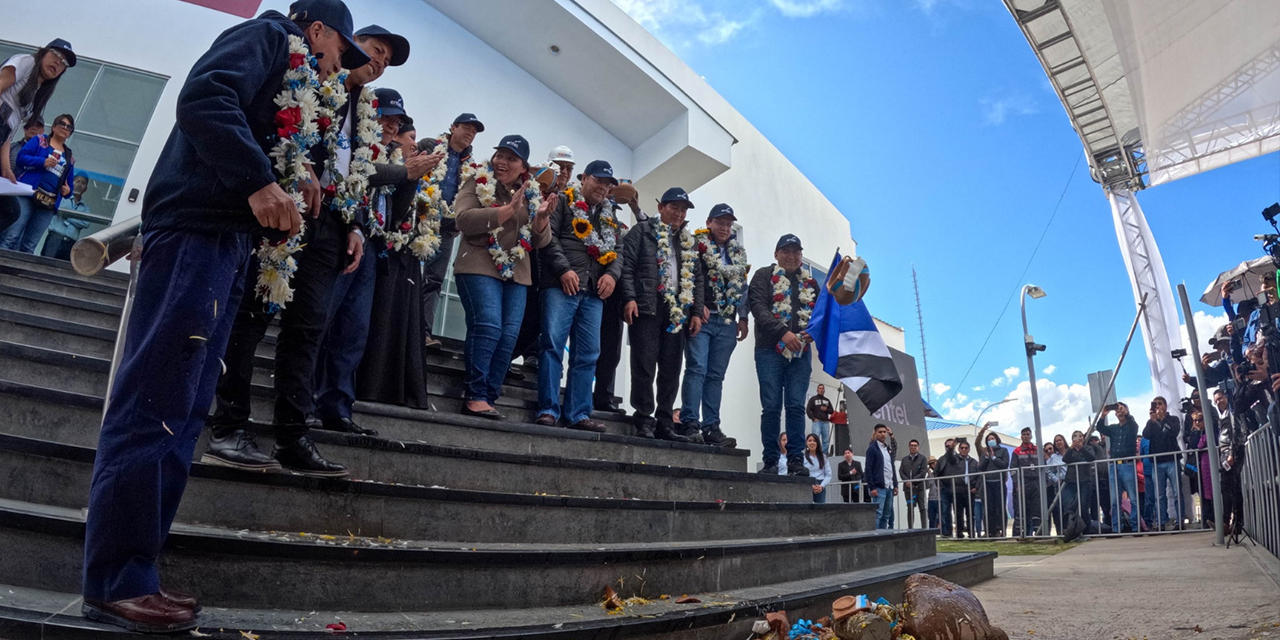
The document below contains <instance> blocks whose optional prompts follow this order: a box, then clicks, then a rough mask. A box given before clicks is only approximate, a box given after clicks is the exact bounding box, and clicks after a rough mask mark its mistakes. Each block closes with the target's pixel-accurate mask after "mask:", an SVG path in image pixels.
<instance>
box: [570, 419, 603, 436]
mask: <svg viewBox="0 0 1280 640" xmlns="http://www.w3.org/2000/svg"><path fill="white" fill-rule="evenodd" d="M569 428H570V429H577V430H578V431H594V432H595V433H604V432H605V428H604V425H603V424H600V423H599V422H596V421H595V420H591V419H590V418H588V419H586V420H579V421H577V422H575V423H573V424H571V425H569Z"/></svg>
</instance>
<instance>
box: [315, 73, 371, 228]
mask: <svg viewBox="0 0 1280 640" xmlns="http://www.w3.org/2000/svg"><path fill="white" fill-rule="evenodd" d="M346 79H347V72H346V71H345V70H344V71H342V72H340V73H338V74H336V75H335V76H333V77H332V78H330V79H329V81H328V82H325V83H324V86H323V87H321V90H320V97H321V104H322V105H323V106H324V107H325V109H326V111H329V112H330V113H329V114H328V116H329V118H330V120H329V122H328V125H329V126H328V127H327V128H326V130H325V133H324V144H325V149H326V150H327V151H328V159H326V160H325V171H327V172H328V174H329V186H328V187H326V188H325V194H326V195H328V196H330V197H331V200H330V201H329V207H330V208H331V209H333V210H335V211H337V212H338V214H339V215H340V216H341V217H342V222H343V224H345V225H350V224H351V223H352V222H354V221H355V219H356V212H357V211H359V209H360V207H367V206H368V204H369V197H368V191H369V177H370V176H372V175H373V174H374V171H375V169H374V165H373V161H374V159H375V158H378V157H380V156H382V155H383V146H382V144H381V137H382V127H381V125H379V124H378V106H377V99H376V98H375V97H374V93H373V89H372V88H369V87H365V88H364V90H363V91H361V93H360V102H359V103H357V104H356V115H355V118H356V119H355V122H354V123H353V124H352V128H351V133H352V137H351V139H350V140H347V139H346V138H345V137H344V136H343V135H342V127H341V125H339V124H338V122H339V120H340V118H334V117H333V114H336V113H337V111H338V109H341V108H342V107H343V105H345V104H346V101H347V91H346V87H345V85H344V83H345V82H346ZM348 147H349V148H350V149H351V163H350V165H349V166H348V168H347V175H346V176H343V175H342V174H341V173H340V172H339V171H338V152H339V150H341V149H345V148H348ZM380 226H381V225H380V224H374V221H373V220H370V224H369V227H370V228H371V230H372V229H376V228H380Z"/></svg>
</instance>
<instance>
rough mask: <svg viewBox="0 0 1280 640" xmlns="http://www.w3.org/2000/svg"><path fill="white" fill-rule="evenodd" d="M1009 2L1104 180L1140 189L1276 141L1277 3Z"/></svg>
mask: <svg viewBox="0 0 1280 640" xmlns="http://www.w3.org/2000/svg"><path fill="white" fill-rule="evenodd" d="M1005 4H1006V5H1007V6H1008V7H1009V10H1010V11H1011V12H1012V13H1013V16H1014V18H1015V19H1016V20H1017V21H1018V24H1019V26H1020V27H1021V28H1022V30H1023V33H1024V34H1025V35H1026V36H1027V39H1028V41H1029V42H1030V43H1031V45H1032V48H1033V49H1034V50H1035V52H1036V55H1037V56H1038V57H1039V58H1040V61H1041V63H1042V64H1043V65H1044V68H1045V72H1046V73H1047V74H1048V76H1049V79H1050V81H1051V82H1052V83H1053V85H1054V88H1055V90H1056V91H1057V92H1058V95H1059V98H1060V99H1061V100H1062V102H1063V105H1064V106H1065V107H1066V109H1067V113H1068V115H1069V116H1070V117H1071V120H1072V125H1073V126H1074V127H1075V128H1076V131H1077V133H1079V135H1080V138H1081V140H1082V142H1083V143H1084V146H1085V149H1086V151H1088V154H1089V156H1090V165H1091V167H1092V169H1093V174H1094V179H1095V180H1098V181H1099V182H1101V183H1102V184H1103V185H1104V186H1107V187H1124V188H1128V189H1134V190H1136V189H1141V188H1143V187H1144V186H1148V185H1155V184H1161V183H1164V182H1168V181H1170V180H1176V179H1178V178H1183V177H1186V176H1189V175H1194V174H1196V173H1200V172H1201V171H1206V170H1209V169H1213V168H1216V167H1220V166H1223V165H1226V164H1230V163H1232V162H1238V161H1240V160H1245V159H1248V158H1252V157H1255V156H1259V155H1262V154H1265V153H1269V152H1272V151H1276V150H1280V0H1005ZM1143 174H1146V177H1145V180H1144V177H1143Z"/></svg>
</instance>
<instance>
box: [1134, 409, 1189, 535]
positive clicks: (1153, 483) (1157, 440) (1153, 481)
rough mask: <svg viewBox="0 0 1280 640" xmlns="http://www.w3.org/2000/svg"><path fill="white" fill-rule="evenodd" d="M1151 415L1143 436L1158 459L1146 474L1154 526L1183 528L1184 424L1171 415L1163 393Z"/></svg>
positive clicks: (1163, 529)
mask: <svg viewBox="0 0 1280 640" xmlns="http://www.w3.org/2000/svg"><path fill="white" fill-rule="evenodd" d="M1150 416H1151V417H1150V419H1149V420H1147V426H1146V428H1144V429H1143V430H1142V437H1143V438H1146V439H1147V440H1148V441H1149V442H1150V443H1151V445H1150V447H1151V449H1150V453H1151V455H1152V456H1154V459H1155V468H1153V469H1150V470H1148V471H1147V474H1146V475H1147V478H1146V484H1147V487H1146V489H1147V500H1149V501H1151V502H1152V504H1153V508H1152V509H1151V512H1150V513H1151V527H1152V528H1153V529H1159V530H1161V531H1173V530H1174V529H1175V528H1181V527H1182V496H1181V493H1182V491H1181V485H1180V484H1179V481H1178V457H1179V456H1180V455H1181V454H1182V448H1181V447H1180V446H1178V440H1179V436H1180V435H1181V433H1180V432H1181V430H1182V423H1181V421H1179V420H1178V419H1177V418H1175V417H1173V416H1172V415H1169V406H1168V404H1167V403H1166V402H1165V399H1164V398H1163V397H1161V396H1156V397H1155V399H1153V400H1152V401H1151V411H1150ZM1170 511H1172V512H1173V515H1170V513H1169V512H1170Z"/></svg>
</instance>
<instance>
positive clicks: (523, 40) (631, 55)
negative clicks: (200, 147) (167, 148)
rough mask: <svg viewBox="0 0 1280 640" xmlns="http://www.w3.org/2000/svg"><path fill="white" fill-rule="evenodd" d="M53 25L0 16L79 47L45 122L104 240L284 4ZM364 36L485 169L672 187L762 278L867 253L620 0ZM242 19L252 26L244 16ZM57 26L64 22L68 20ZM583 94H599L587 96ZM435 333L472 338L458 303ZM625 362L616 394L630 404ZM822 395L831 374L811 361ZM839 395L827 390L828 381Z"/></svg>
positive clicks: (433, 122) (552, 5)
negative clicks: (405, 54)
mask: <svg viewBox="0 0 1280 640" xmlns="http://www.w3.org/2000/svg"><path fill="white" fill-rule="evenodd" d="M56 4H57V9H56V11H55V13H54V14H50V13H49V10H50V9H51V7H42V6H41V5H38V4H37V5H33V4H31V3H26V2H18V1H17V0H0V15H4V16H5V17H6V19H5V20H3V21H0V56H3V57H7V56H8V55H10V54H12V53H15V52H19V51H27V52H29V51H31V50H32V49H34V48H36V47H39V46H42V45H44V44H45V43H47V42H49V41H50V40H52V39H53V38H65V39H67V40H69V41H70V42H71V43H72V44H73V45H74V47H75V50H76V52H77V54H78V55H79V58H80V64H79V65H78V66H77V67H75V68H74V69H71V70H69V71H68V73H67V75H66V76H64V78H63V80H62V81H61V82H60V85H59V89H58V93H57V94H56V95H55V96H54V99H53V100H52V101H51V102H50V105H49V107H48V108H47V109H46V112H45V119H46V121H52V118H53V117H54V116H56V115H57V114H59V113H71V114H73V115H75V116H76V120H77V130H76V133H75V136H74V137H73V138H72V139H71V141H70V145H71V147H72V148H73V149H74V150H75V153H76V158H77V171H83V172H85V173H86V175H87V176H88V177H90V179H91V181H92V184H91V188H90V191H89V194H88V195H87V196H86V201H87V202H88V203H89V209H90V212H89V213H83V212H82V213H81V214H79V215H81V216H82V217H85V218H86V219H88V220H90V221H91V222H93V223H94V224H95V227H91V229H95V228H101V226H103V225H106V224H109V223H110V221H112V220H124V219H127V218H130V217H133V216H136V215H138V214H139V213H140V212H141V207H142V202H141V194H142V193H143V192H144V191H145V188H146V184H147V181H148V179H149V177H150V174H151V171H152V168H153V166H154V164H155V162H156V159H157V157H158V156H159V154H160V151H161V149H162V148H163V146H164V143H165V140H166V138H167V137H168V135H169V132H170V130H171V128H172V127H173V124H174V107H175V103H176V99H177V95H178V92H179V91H180V89H181V87H182V84H183V81H184V80H185V78H186V76H187V73H188V72H189V70H190V68H191V66H192V64H193V63H194V62H195V61H196V59H197V58H198V57H199V56H200V55H201V54H203V53H204V51H205V50H206V49H207V47H208V45H209V43H211V42H212V41H213V40H214V38H216V37H217V35H218V34H219V33H221V32H222V31H223V30H225V29H226V28H228V27H230V26H232V25H235V24H237V23H238V22H240V21H242V20H243V19H244V17H242V16H244V15H255V14H257V13H260V12H262V11H266V10H269V9H275V10H278V11H281V12H286V11H287V8H288V4H289V3H288V2H287V1H286V0H261V1H259V0H190V1H188V0H60V1H59V2H58V3H56ZM347 4H348V6H349V7H351V9H352V13H353V15H354V17H355V25H356V28H357V29H358V28H360V27H363V26H365V25H368V24H375V23H376V24H380V25H382V26H384V27H387V28H388V29H391V30H392V31H395V32H396V33H399V34H401V35H404V36H405V37H407V38H408V39H409V41H410V42H411V44H412V55H411V57H410V59H409V62H408V63H407V64H406V65H404V66H402V67H396V68H391V69H389V70H388V71H387V73H386V74H385V75H384V76H383V78H382V79H381V80H380V82H379V83H378V84H379V85H380V86H386V87H392V88H395V89H397V90H398V91H400V92H401V94H402V95H403V96H404V99H405V105H406V110H407V111H408V112H409V114H410V115H411V116H412V117H413V118H414V120H415V122H416V126H417V129H418V133H419V135H420V136H427V135H435V134H437V133H439V132H442V131H444V130H446V129H447V127H448V125H449V123H450V122H451V121H452V119H453V118H454V116H456V115H457V114H458V113H461V112H464V111H465V112H473V113H475V114H476V115H477V116H478V117H479V118H480V119H481V120H482V121H483V122H484V123H485V126H486V131H485V132H484V133H482V134H480V135H479V136H477V139H476V148H477V154H478V155H481V154H487V153H488V149H489V147H492V146H493V145H494V144H496V143H497V141H498V139H499V138H500V137H501V136H503V135H505V134H509V133H519V134H522V135H524V136H525V137H526V138H528V139H529V141H530V143H531V145H532V148H533V155H534V158H535V160H538V159H541V158H542V157H544V156H545V154H546V153H547V152H548V151H549V150H550V149H551V148H553V147H555V146H557V145H568V146H569V147H571V148H572V149H573V151H574V154H575V156H576V158H577V160H578V164H579V166H582V165H585V164H586V163H587V162H589V161H590V160H593V159H605V160H608V161H609V162H611V163H612V164H613V167H614V169H615V173H616V175H618V176H619V177H623V178H629V179H631V180H632V181H633V182H634V183H635V185H636V187H637V188H638V189H639V191H640V194H641V202H642V203H646V204H645V209H646V210H648V211H652V210H653V209H654V205H653V203H654V200H655V198H656V197H657V196H658V195H660V194H661V193H662V191H663V190H665V189H666V188H668V187H671V186H681V187H684V188H685V189H687V190H689V192H690V193H691V198H692V200H693V201H694V202H695V203H696V204H697V209H695V210H694V211H693V212H692V214H691V218H690V220H691V223H692V224H694V225H695V226H702V220H703V219H704V218H703V216H705V214H706V212H707V211H709V210H710V208H711V206H712V205H713V204H715V203H718V202H727V203H729V204H731V205H732V206H733V208H734V210H735V212H736V213H737V215H738V218H739V224H740V225H741V227H742V231H741V237H742V238H743V240H744V243H745V246H746V249H747V252H748V255H749V257H750V260H751V263H752V265H753V267H760V266H764V265H767V264H769V263H771V262H772V261H773V258H772V256H773V246H774V244H775V242H776V241H777V239H778V237H779V236H781V235H782V234H784V233H796V234H797V235H799V236H800V237H801V238H802V240H803V242H804V245H805V254H806V257H807V258H808V259H809V261H810V262H811V264H813V265H814V266H817V267H819V268H820V269H822V270H825V268H826V266H827V265H828V264H829V263H830V260H831V257H832V255H833V254H834V253H835V252H836V251H837V250H839V251H841V252H843V253H844V254H846V255H852V254H854V253H855V251H856V245H855V243H854V241H853V240H852V238H851V234H850V227H849V221H848V220H847V219H846V218H845V217H844V215H842V213H841V212H840V211H838V210H837V209H836V208H835V207H834V206H833V205H832V204H831V203H830V202H829V201H828V200H827V198H826V197H825V196H823V194H822V193H821V192H820V191H819V190H818V189H817V187H815V186H814V185H813V184H812V183H810V182H809V180H808V179H807V178H806V177H805V176H804V175H803V174H802V173H800V171H799V170H798V169H796V167H795V166H794V165H792V164H791V162H790V161H789V160H788V159H787V158H786V157H784V156H783V155H782V153H781V152H779V151H778V149H777V148H775V147H774V146H773V145H772V144H771V143H770V142H769V141H768V140H766V139H765V137H764V136H763V135H762V134H761V133H760V132H759V131H757V130H756V129H755V128H754V127H753V126H752V125H751V124H750V123H749V122H747V120H746V119H745V118H744V117H743V116H742V115H741V114H739V113H738V112H737V111H736V110H734V108H733V107H732V106H730V105H729V104H728V102H726V101H725V100H724V98H722V97H721V96H720V95H719V94H717V93H716V92H715V91H714V90H713V89H712V88H711V87H710V86H709V85H708V84H707V83H706V82H705V81H704V80H702V79H701V78H700V77H699V76H698V75H697V74H696V73H695V72H694V71H693V70H692V69H690V68H689V67H688V66H687V65H686V64H685V63H684V62H682V61H681V60H680V59H679V58H678V57H677V56H676V55H675V54H674V53H672V52H671V51H670V50H669V49H667V48H666V47H665V46H664V45H662V44H661V43H660V42H659V41H658V40H657V39H655V38H654V37H653V36H652V35H651V34H649V33H648V32H647V31H646V30H645V29H644V28H643V27H641V26H640V25H639V24H637V23H636V22H635V21H634V20H632V19H631V18H630V17H629V16H627V15H626V14H625V13H624V12H623V11H622V10H621V9H619V8H617V7H616V6H615V5H614V4H613V3H612V2H610V1H609V0H376V1H374V0H348V2H347ZM235 14H239V15H235ZM55 15H56V19H54V16H55ZM584 79H587V80H590V82H589V83H588V82H584ZM445 295H446V298H445V300H444V301H442V304H441V310H440V312H439V313H438V317H437V318H436V327H437V330H438V331H439V332H441V333H442V334H443V335H453V336H456V337H461V326H462V322H461V318H462V311H461V308H460V307H459V305H457V304H456V297H453V294H452V288H451V286H450V285H448V284H447V285H446V290H445ZM752 347H753V342H752V341H751V340H750V339H748V340H747V341H745V342H743V343H741V344H740V345H739V346H738V349H737V351H736V352H735V354H734V357H733V360H732V362H731V365H730V369H729V372H728V375H727V379H726V381H725V397H724V401H723V420H724V423H723V425H722V426H723V428H724V430H725V431H726V432H727V433H728V434H729V435H732V436H735V437H737V438H738V439H739V441H740V442H741V444H740V446H741V447H743V448H750V449H752V451H753V452H754V453H755V455H756V458H757V459H758V456H759V451H760V436H759V428H758V427H759V411H760V404H759V396H758V387H757V384H756V377H755V367H754V361H753V353H752V351H753V348H752ZM626 363H627V357H626V355H624V359H623V365H622V372H621V373H620V376H619V380H618V395H620V396H622V397H623V398H624V400H625V399H626V397H627V395H628V394H627V389H628V385H629V380H628V376H627V370H628V368H627V365H626ZM814 365H815V366H814V369H815V376H814V384H815V385H816V383H817V382H818V381H819V379H820V377H821V378H825V376H822V374H821V372H820V371H819V368H818V363H817V361H816V360H815V362H814ZM829 382H830V381H828V383H829Z"/></svg>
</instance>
